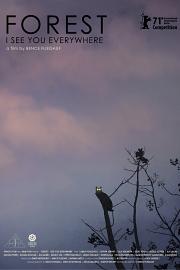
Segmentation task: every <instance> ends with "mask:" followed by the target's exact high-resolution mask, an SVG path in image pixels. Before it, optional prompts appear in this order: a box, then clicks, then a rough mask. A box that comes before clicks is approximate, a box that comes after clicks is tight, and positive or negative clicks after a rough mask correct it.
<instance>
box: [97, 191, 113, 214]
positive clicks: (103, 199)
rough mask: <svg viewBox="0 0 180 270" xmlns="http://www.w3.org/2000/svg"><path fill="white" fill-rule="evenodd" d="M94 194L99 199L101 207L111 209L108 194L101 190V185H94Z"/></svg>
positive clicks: (111, 205)
mask: <svg viewBox="0 0 180 270" xmlns="http://www.w3.org/2000/svg"><path fill="white" fill-rule="evenodd" d="M96 196H97V197H98V199H99V200H100V202H101V204H102V207H103V209H105V210H107V211H111V212H112V211H113V209H112V208H113V204H112V201H111V199H110V198H109V196H108V195H107V194H106V193H104V192H103V191H102V187H96Z"/></svg>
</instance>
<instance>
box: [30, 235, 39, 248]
mask: <svg viewBox="0 0 180 270" xmlns="http://www.w3.org/2000/svg"><path fill="white" fill-rule="evenodd" d="M28 240H29V242H28V246H29V247H31V248H34V247H36V246H37V242H36V240H37V237H36V235H35V234H34V233H32V234H29V235H28Z"/></svg>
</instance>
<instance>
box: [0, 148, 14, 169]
mask: <svg viewBox="0 0 180 270" xmlns="http://www.w3.org/2000/svg"><path fill="white" fill-rule="evenodd" d="M14 163H15V155H14V153H13V151H11V149H10V148H8V147H6V146H5V145H3V144H2V143H1V144H0V169H4V168H8V167H9V166H11V165H13V164H14Z"/></svg>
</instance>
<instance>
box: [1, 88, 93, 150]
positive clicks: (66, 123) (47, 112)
mask: <svg viewBox="0 0 180 270" xmlns="http://www.w3.org/2000/svg"><path fill="white" fill-rule="evenodd" d="M0 123H1V124H0V138H1V139H2V140H4V141H6V142H7V143H8V144H11V145H13V146H15V147H26V148H27V147H28V148H33V149H34V150H37V151H40V152H42V153H52V152H57V151H65V152H73V151H75V152H76V153H84V152H86V151H88V149H89V148H90V146H91V144H92V142H93V141H92V138H91V137H90V135H89V133H88V131H87V130H86V129H85V127H84V124H83V123H82V122H80V121H79V120H77V119H76V118H75V117H74V116H73V115H71V114H70V113H68V112H66V111H64V110H63V109H60V108H54V107H50V106H46V105H41V106H38V104H37V103H36V102H35V101H34V100H33V99H32V98H30V97H24V96H14V95H11V94H8V93H1V94H0Z"/></svg>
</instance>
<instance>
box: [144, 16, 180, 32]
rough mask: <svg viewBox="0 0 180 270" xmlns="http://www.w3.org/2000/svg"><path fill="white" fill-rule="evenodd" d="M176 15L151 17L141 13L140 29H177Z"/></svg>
mask: <svg viewBox="0 0 180 270" xmlns="http://www.w3.org/2000/svg"><path fill="white" fill-rule="evenodd" d="M177 24H178V18H177V17H151V16H149V15H147V14H144V13H142V14H141V22H140V25H141V29H143V30H148V29H154V30H177V28H178V25H177Z"/></svg>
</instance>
